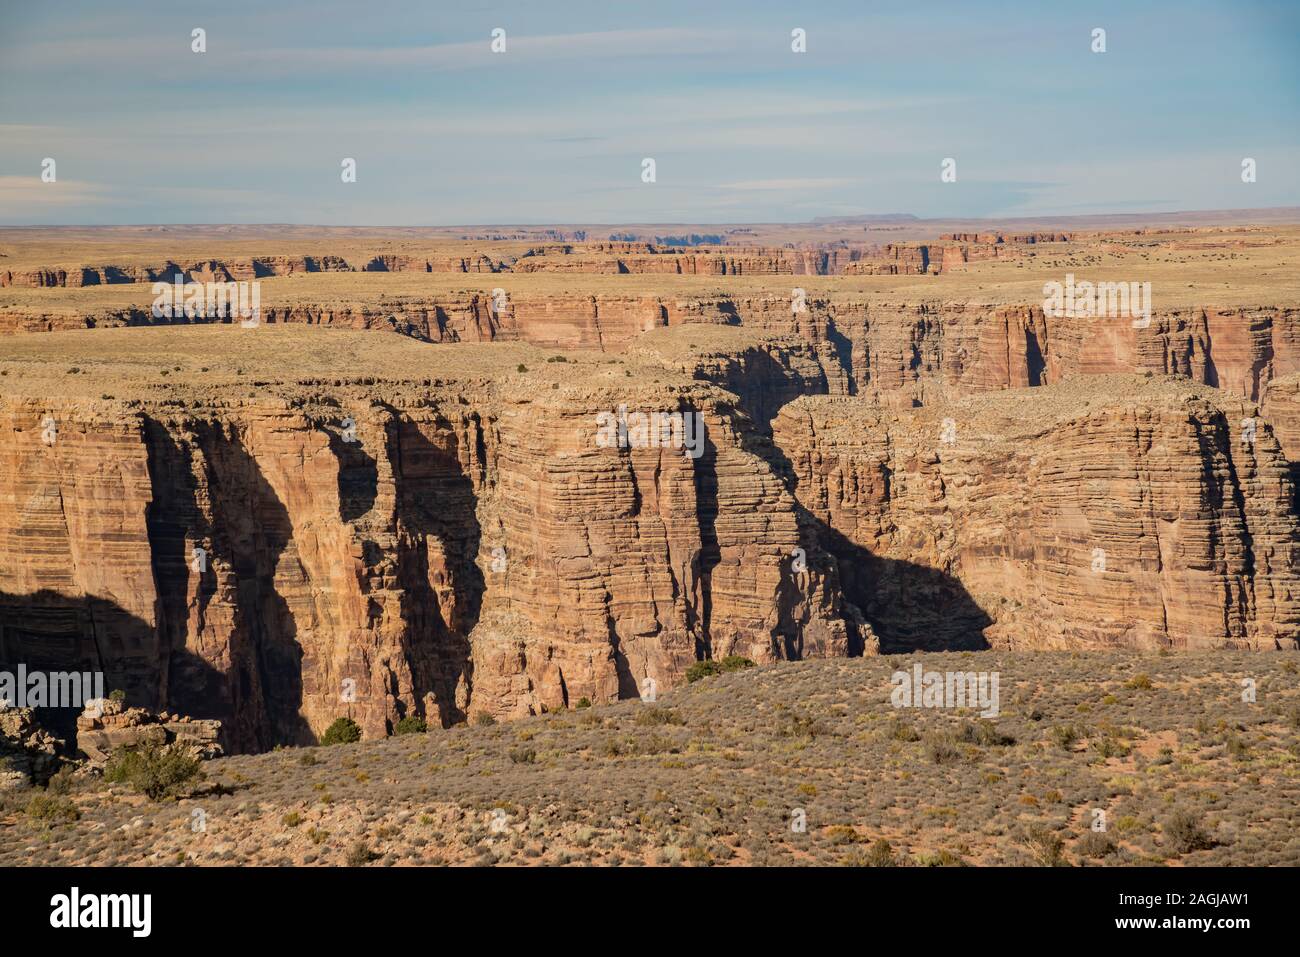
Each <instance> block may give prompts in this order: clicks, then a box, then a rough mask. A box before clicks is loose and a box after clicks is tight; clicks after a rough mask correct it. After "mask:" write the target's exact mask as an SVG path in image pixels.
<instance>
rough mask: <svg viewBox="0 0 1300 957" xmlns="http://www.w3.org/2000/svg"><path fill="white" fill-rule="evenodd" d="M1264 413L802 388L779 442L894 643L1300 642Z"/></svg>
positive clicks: (1081, 394) (1194, 400) (1183, 391)
mask: <svg viewBox="0 0 1300 957" xmlns="http://www.w3.org/2000/svg"><path fill="white" fill-rule="evenodd" d="M1256 413H1257V409H1256V408H1255V407H1254V406H1253V405H1251V404H1250V403H1247V402H1243V401H1240V400H1236V399H1233V398H1231V397H1230V396H1226V395H1224V394H1222V393H1219V392H1216V391H1214V390H1210V389H1205V388H1197V387H1193V386H1190V385H1186V384H1178V383H1171V382H1168V381H1162V380H1142V379H1121V378H1116V377H1105V378H1103V379H1091V378H1090V379H1076V380H1071V381H1069V382H1066V383H1063V384H1061V385H1058V386H1051V387H1047V388H1042V389H1034V390H1016V391H1010V392H1002V393H997V394H990V395H986V396H980V397H976V398H971V399H966V400H962V401H957V402H954V403H950V404H940V405H937V406H934V407H927V408H926V409H923V410H903V411H890V410H888V409H885V408H882V407H880V406H878V405H874V404H871V403H869V402H866V401H864V400H861V399H844V398H839V399H837V398H803V399H799V400H797V401H795V402H793V403H791V404H790V405H788V406H786V407H785V408H784V409H782V411H781V413H780V415H779V416H778V417H777V419H776V422H775V424H774V434H775V441H776V443H777V444H778V446H779V447H780V448H781V449H782V451H783V452H784V454H785V456H786V457H787V458H788V460H789V474H790V476H791V480H792V484H793V486H794V488H795V490H796V494H797V496H798V499H799V502H800V504H801V505H802V506H803V507H804V508H806V509H807V510H808V511H809V512H810V513H811V514H812V515H813V516H815V517H816V518H817V519H818V520H819V521H820V522H822V523H824V524H825V526H826V527H827V528H829V529H831V530H832V533H831V541H832V544H831V545H830V547H831V550H832V551H833V552H834V553H835V554H836V556H837V558H838V559H839V561H840V566H841V570H842V572H843V574H844V579H845V590H846V594H847V595H848V596H849V598H850V599H851V600H853V601H854V602H855V603H857V604H858V605H859V606H860V607H861V609H862V612H863V614H864V615H865V616H866V618H867V620H868V621H869V622H870V623H871V624H872V626H873V627H874V628H875V630H876V632H877V634H878V635H879V636H880V639H881V642H882V647H883V648H884V649H885V650H898V649H901V648H907V647H913V646H917V645H921V646H931V647H952V646H954V645H957V646H961V645H966V646H970V647H975V646H979V645H980V644H981V643H982V642H984V641H987V642H989V643H990V644H993V645H995V646H1003V647H1020V648H1074V647H1106V646H1115V645H1126V646H1131V647H1142V648H1151V647H1157V646H1171V647H1175V648H1206V647H1223V646H1229V647H1243V648H1273V647H1280V646H1286V647H1294V646H1295V645H1296V642H1297V635H1298V634H1300V537H1298V532H1297V520H1296V516H1295V513H1294V511H1293V510H1292V508H1291V500H1292V495H1293V486H1292V481H1291V477H1290V474H1289V470H1288V467H1287V462H1286V460H1285V458H1284V456H1283V454H1282V451H1281V449H1280V448H1279V445H1278V442H1277V440H1276V439H1275V438H1274V436H1273V434H1272V431H1271V429H1270V428H1269V426H1268V425H1267V423H1266V422H1264V421H1263V420H1258V419H1255V418H1254V417H1255V416H1256ZM1247 418H1250V419H1252V421H1255V422H1256V423H1257V428H1256V429H1255V431H1254V432H1253V435H1250V436H1248V435H1246V434H1245V432H1244V431H1243V424H1244V420H1245V419H1247Z"/></svg>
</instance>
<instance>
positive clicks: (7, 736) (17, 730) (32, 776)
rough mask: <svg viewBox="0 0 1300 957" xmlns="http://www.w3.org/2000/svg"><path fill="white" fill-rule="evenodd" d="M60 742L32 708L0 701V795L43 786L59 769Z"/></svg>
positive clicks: (61, 763)
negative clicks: (35, 785)
mask: <svg viewBox="0 0 1300 957" xmlns="http://www.w3.org/2000/svg"><path fill="white" fill-rule="evenodd" d="M62 749H63V742H62V741H61V740H59V739H58V738H56V737H54V736H53V735H52V734H50V733H49V732H48V731H46V730H45V729H44V728H43V727H41V724H40V722H39V721H37V718H36V712H35V710H34V709H32V708H15V707H11V706H10V705H9V703H8V702H0V793H3V792H4V791H13V790H21V789H23V788H27V787H31V786H32V785H33V784H43V783H45V782H46V781H47V780H49V778H50V776H51V775H53V774H54V773H55V772H56V771H58V770H59V768H60V767H62V765H63V760H62V758H61V757H60V756H59V752H60V751H61V750H62Z"/></svg>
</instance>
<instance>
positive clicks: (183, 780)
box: [104, 743, 203, 801]
mask: <svg viewBox="0 0 1300 957" xmlns="http://www.w3.org/2000/svg"><path fill="white" fill-rule="evenodd" d="M202 776H203V775H202V772H201V771H200V770H199V759H198V758H196V757H194V755H193V754H191V753H190V750H189V749H188V748H187V747H185V745H183V744H179V743H173V744H167V745H160V744H155V743H150V744H146V745H144V746H143V747H140V748H118V749H117V750H116V751H114V752H113V755H112V757H110V758H109V759H108V764H107V765H106V766H105V768H104V777H105V778H106V779H107V780H109V781H112V782H113V783H114V784H126V785H128V786H129V787H130V788H131V789H132V790H134V791H137V792H139V793H140V794H143V795H145V796H146V797H148V798H149V800H151V801H161V800H162V799H163V798H165V797H176V796H178V795H180V794H182V793H184V792H185V791H187V790H188V785H189V783H190V782H191V781H193V780H195V779H196V778H201V777H202Z"/></svg>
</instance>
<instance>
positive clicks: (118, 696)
mask: <svg viewBox="0 0 1300 957" xmlns="http://www.w3.org/2000/svg"><path fill="white" fill-rule="evenodd" d="M108 697H109V698H110V699H112V700H113V701H116V702H117V703H118V704H122V703H123V702H125V701H126V692H125V691H123V690H122V689H121V688H114V689H113V690H112V691H110V692H109V693H108Z"/></svg>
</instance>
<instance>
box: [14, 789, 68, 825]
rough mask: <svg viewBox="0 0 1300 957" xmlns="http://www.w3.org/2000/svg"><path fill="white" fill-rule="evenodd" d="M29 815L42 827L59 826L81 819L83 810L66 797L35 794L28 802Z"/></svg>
mask: <svg viewBox="0 0 1300 957" xmlns="http://www.w3.org/2000/svg"><path fill="white" fill-rule="evenodd" d="M27 817H28V818H30V819H31V821H32V823H33V824H36V825H38V826H40V827H57V826H58V825H60V824H72V823H73V822H74V821H78V820H80V819H81V812H80V811H79V810H77V806H76V805H75V804H73V803H72V802H71V801H69V800H68V799H67V798H65V797H59V796H54V797H51V796H50V795H48V794H35V795H33V796H32V799H31V800H30V801H28V802H27Z"/></svg>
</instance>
